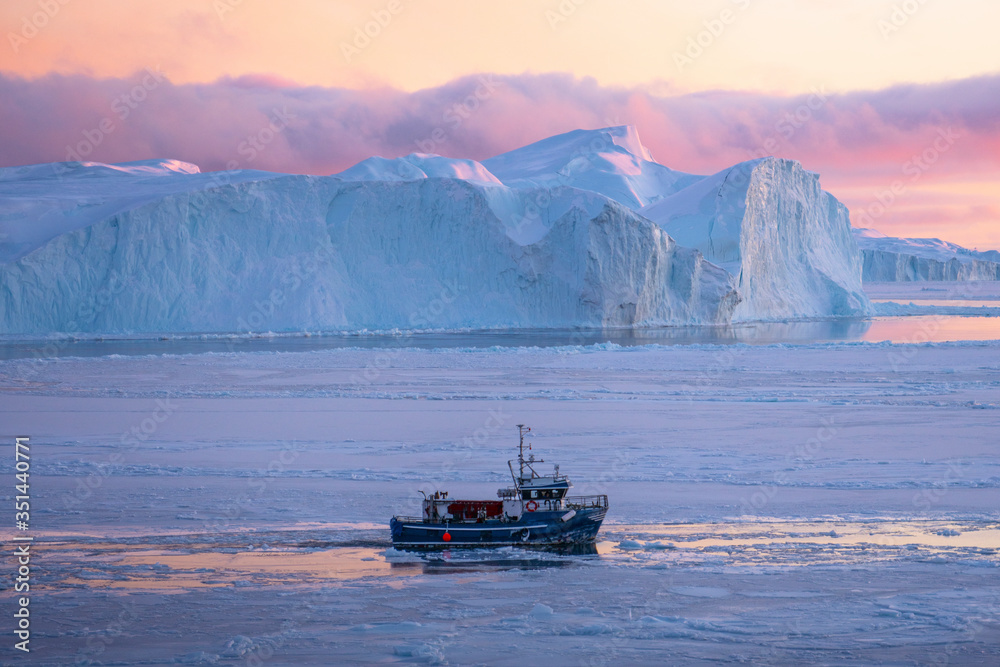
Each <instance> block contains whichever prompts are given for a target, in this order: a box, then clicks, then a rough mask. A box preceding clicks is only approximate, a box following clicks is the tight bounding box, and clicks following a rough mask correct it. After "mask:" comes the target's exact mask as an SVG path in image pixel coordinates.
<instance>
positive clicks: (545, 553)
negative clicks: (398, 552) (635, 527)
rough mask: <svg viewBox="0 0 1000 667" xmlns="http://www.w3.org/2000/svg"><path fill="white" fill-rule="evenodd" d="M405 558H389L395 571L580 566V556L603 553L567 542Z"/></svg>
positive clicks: (586, 546) (452, 551)
mask: <svg viewBox="0 0 1000 667" xmlns="http://www.w3.org/2000/svg"><path fill="white" fill-rule="evenodd" d="M406 553H407V554H408V555H410V556H411V557H410V558H408V559H407V560H404V561H397V560H393V559H391V558H390V559H387V560H389V563H390V566H391V569H392V570H394V571H400V573H401V574H402V573H403V571H410V572H412V571H414V570H420V572H421V573H422V574H454V573H456V572H490V571H497V570H539V569H548V568H559V567H572V566H574V565H580V560H579V558H580V557H584V556H595V557H599V556H600V550H599V549H598V545H597V544H595V543H593V542H590V543H587V544H568V545H556V546H531V547H509V548H506V549H467V548H463V549H446V550H444V551H435V552H421V553H419V554H415V553H414V552H409V551H408V552H406Z"/></svg>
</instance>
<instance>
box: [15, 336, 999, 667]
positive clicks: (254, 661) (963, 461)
mask: <svg viewBox="0 0 1000 667" xmlns="http://www.w3.org/2000/svg"><path fill="white" fill-rule="evenodd" d="M0 420H2V423H3V425H4V429H3V430H4V431H5V432H6V433H7V434H8V437H10V439H11V440H12V436H13V435H15V434H17V435H28V436H30V437H31V448H32V449H31V451H32V468H31V470H32V477H31V482H32V485H31V495H32V530H33V534H34V535H35V540H36V542H35V549H36V551H35V560H33V566H34V568H35V569H33V577H34V579H33V587H32V591H31V592H32V596H31V609H32V619H33V625H32V630H33V635H32V649H33V650H32V653H31V654H30V656H28V657H27V659H25V658H24V656H21V655H19V654H18V655H15V652H14V651H13V650H12V649H11V646H10V643H9V642H8V643H6V644H4V645H3V646H0V660H3V661H4V663H5V664H6V663H10V664H50V665H63V664H74V663H76V664H104V665H137V664H150V665H161V664H219V665H262V664H275V665H278V664H317V665H319V664H352V663H360V664H373V663H378V664H386V663H389V664H391V663H402V664H462V665H464V664H490V665H492V664H499V665H519V666H520V665H523V664H525V662H526V661H532V660H544V661H545V662H546V663H548V664H553V665H561V664H592V665H604V664H608V665H610V664H706V663H710V664H718V663H730V662H734V663H740V662H743V663H750V664H789V665H791V664H803V663H813V664H848V663H854V662H859V661H860V662H862V663H865V664H872V663H881V664H891V665H912V664H952V665H960V664H997V663H998V662H1000V622H998V618H1000V616H998V614H1000V583H998V582H1000V579H998V566H1000V555H998V549H1000V511H998V509H997V508H998V507H1000V459H998V458H997V455H996V444H997V441H998V435H1000V342H997V341H991V340H987V341H980V342H973V341H964V342H950V343H921V344H891V343H865V342H855V343H823V344H819V343H813V344H803V345H789V344H777V345H774V344H772V345H756V346H751V345H739V344H737V345H688V346H632V347H623V346H619V345H615V344H600V345H590V346H579V345H575V346H554V347H544V348H543V347H516V348H509V347H487V348H475V347H458V348H452V349H441V348H437V349H414V348H406V349H399V348H375V349H362V348H358V347H352V348H344V349H329V350H314V351H307V352H275V351H267V352H263V351H262V352H254V353H247V352H220V353H201V354H180V355H178V354H166V355H164V354H154V355H103V356H95V357H89V358H83V357H73V358H52V359H34V358H20V359H9V360H6V361H0ZM518 423H527V424H529V425H531V426H532V427H533V433H534V438H533V440H532V442H533V447H534V449H533V452H534V453H536V454H537V455H539V456H543V457H544V458H546V459H547V460H549V461H552V462H558V463H560V464H561V465H562V470H563V471H564V472H566V473H568V474H569V475H570V476H571V478H572V479H573V480H574V481H575V483H576V489H575V490H576V492H578V493H596V492H600V493H607V494H608V495H609V497H610V501H611V509H610V512H609V514H608V519H607V521H606V523H605V526H604V528H603V529H602V531H601V535H600V542H599V543H598V544H597V545H596V548H595V549H594V551H593V552H592V553H572V554H562V553H551V552H543V551H520V550H511V549H507V550H499V551H460V550H452V551H449V552H444V553H441V554H436V555H433V556H418V555H414V554H408V553H401V552H397V551H395V550H393V549H391V546H390V544H389V540H388V528H387V521H388V518H389V517H390V516H391V515H392V514H393V513H394V512H395V513H405V514H411V513H413V508H414V506H415V502H416V500H417V499H418V498H419V494H418V491H419V490H432V489H437V488H440V489H445V490H449V491H450V492H451V493H452V495H453V496H456V497H457V496H459V495H463V496H466V495H468V496H473V497H487V498H488V497H492V496H493V495H494V494H495V490H496V488H497V487H500V486H504V485H506V474H507V472H506V463H505V462H506V460H507V458H509V457H510V456H511V454H512V451H513V445H514V444H515V443H516V440H515V434H516V430H515V428H514V425H515V424H518ZM11 486H12V485H11ZM3 493H4V494H6V495H5V496H4V499H5V501H6V500H9V499H10V497H11V495H12V494H11V492H10V491H7V490H6V489H5V490H4V492H3ZM0 532H2V535H3V539H4V543H5V544H9V541H8V540H9V538H10V537H12V531H10V530H9V529H4V530H3V531H0ZM7 562H8V563H9V562H10V560H9V559H8V561H7ZM11 567H12V566H11ZM11 571H12V570H11ZM6 581H8V582H9V581H10V578H9V577H8V578H6ZM13 597H14V593H13V591H12V590H11V588H10V587H9V583H8V584H5V588H4V589H3V590H2V592H0V598H2V603H0V604H3V606H4V608H6V609H11V608H12V607H11V605H12V604H13Z"/></svg>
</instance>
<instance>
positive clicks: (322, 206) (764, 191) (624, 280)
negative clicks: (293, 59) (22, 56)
mask: <svg viewBox="0 0 1000 667" xmlns="http://www.w3.org/2000/svg"><path fill="white" fill-rule="evenodd" d="M860 281H861V259H860V254H859V251H858V247H857V244H856V242H855V240H854V238H853V236H852V234H851V231H850V224H849V221H848V217H847V209H846V208H844V207H843V205H841V204H840V203H839V202H838V201H837V200H836V199H835V198H833V197H832V196H831V195H830V194H829V193H827V192H824V191H823V190H822V189H821V188H820V187H819V181H818V177H817V176H816V175H815V174H813V173H811V172H808V171H805V170H804V169H803V168H802V167H801V165H799V164H798V163H797V162H792V161H788V160H779V159H774V158H764V159H761V160H754V161H750V162H744V163H741V164H739V165H736V166H734V167H731V168H730V169H727V170H724V171H722V172H719V173H718V174H715V175H711V176H698V175H693V174H685V173H683V172H679V171H675V170H672V169H669V168H668V167H665V166H663V165H661V164H659V163H657V162H655V161H654V160H653V157H652V155H651V153H650V152H649V150H648V149H647V148H646V147H644V146H643V145H642V143H641V142H640V141H639V137H638V133H637V132H636V130H635V128H633V127H630V126H623V127H612V128H604V129H601V130H577V131H574V132H569V133H566V134H563V135H558V136H556V137H550V138H549V139H545V140H543V141H540V142H537V143H535V144H531V145H529V146H525V147H522V148H519V149H517V150H514V151H511V152H509V153H504V154H502V155H498V156H496V157H493V158H490V159H488V160H485V161H483V162H476V161H474V160H467V159H457V158H448V157H443V156H438V155H428V154H421V153H414V154H411V155H407V156H405V157H398V158H392V159H387V158H382V157H372V158H369V159H367V160H364V161H362V162H360V163H358V164H357V165H355V166H353V167H351V168H350V169H347V170H345V171H343V172H341V173H340V174H336V175H333V176H323V177H316V176H298V175H289V174H276V173H271V172H260V171H233V172H215V173H210V174H203V173H201V172H200V170H199V169H198V167H196V166H195V165H191V164H188V163H184V162H179V161H176V160H153V161H146V162H138V163H127V164H122V165H105V164H100V163H86V162H84V163H80V162H77V163H57V164H52V165H31V166H27V167H15V168H7V169H2V170H0V333H6V334H32V335H35V334H42V335H44V334H49V333H53V332H70V333H87V334H90V333H92V334H103V333H136V334H141V333H164V332H206V333H207V332H219V333H231V332H265V331H273V332H286V331H287V332H295V331H359V330H398V329H405V330H413V329H425V330H426V329H455V328H507V327H518V328H527V327H606V326H642V325H650V326H651V325H675V324H725V323H729V322H730V321H732V320H734V319H737V320H760V319H792V318H814V317H843V316H855V315H863V314H866V313H867V312H868V309H869V304H868V300H867V298H866V297H865V296H864V293H863V292H862V291H861V285H860Z"/></svg>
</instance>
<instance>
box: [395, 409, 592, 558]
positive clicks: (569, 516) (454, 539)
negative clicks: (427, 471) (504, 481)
mask: <svg viewBox="0 0 1000 667" xmlns="http://www.w3.org/2000/svg"><path fill="white" fill-rule="evenodd" d="M517 429H518V435H519V438H520V441H519V443H518V451H517V464H518V472H517V473H515V472H514V465H513V464H514V461H513V460H511V461H508V462H507V467H508V468H510V474H511V477H512V478H513V480H514V486H513V488H505V489H500V490H498V491H497V497H498V498H499V500H452V499H450V498H448V493H447V492H442V491H437V492H435V493H434V494H433V495H431V496H427V495H426V494H424V499H423V502H422V503H421V506H422V510H423V516H420V517H412V516H394V517H392V519H391V520H390V521H389V527H390V529H391V531H392V545H393V546H394V547H398V548H411V549H414V548H415V549H442V548H446V547H455V546H462V547H490V546H550V545H551V546H562V545H575V544H587V543H591V542H593V541H594V540H595V538H596V537H597V532H598V531H599V530H600V529H601V522H602V521H604V515H605V514H606V513H607V511H608V497H607V496H606V495H592V496H569V495H567V494H568V492H569V490H570V488H572V486H573V483H572V482H570V481H569V478H567V477H566V476H565V475H560V474H559V466H554V469H553V471H552V474H550V475H541V474H539V473H538V472H537V471H536V470H535V466H536V465H537V464H539V463H544V460H542V459H538V460H536V459H535V456H534V454H530V455H529V456H528V457H527V458H525V456H524V436H525V434H526V433H528V432H529V431H531V429H530V428H527V427H526V426H524V424H518V426H517ZM529 448H530V445H529ZM421 493H423V492H421Z"/></svg>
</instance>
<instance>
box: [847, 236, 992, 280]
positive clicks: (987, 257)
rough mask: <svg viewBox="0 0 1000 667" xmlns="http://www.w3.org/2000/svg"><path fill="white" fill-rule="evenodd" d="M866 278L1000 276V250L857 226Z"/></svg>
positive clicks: (956, 278) (959, 278) (935, 278)
mask: <svg viewBox="0 0 1000 667" xmlns="http://www.w3.org/2000/svg"><path fill="white" fill-rule="evenodd" d="M854 237H855V239H857V242H858V246H859V247H860V248H861V257H862V261H863V262H864V271H863V278H864V280H866V281H873V282H895V281H911V280H1000V252H998V251H996V250H988V251H985V252H978V251H976V250H969V249H968V248H963V247H962V246H960V245H956V244H954V243H948V242H947V241H942V240H941V239H901V238H893V237H891V236H886V235H885V234H882V233H881V232H878V231H876V230H874V229H855V230H854Z"/></svg>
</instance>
